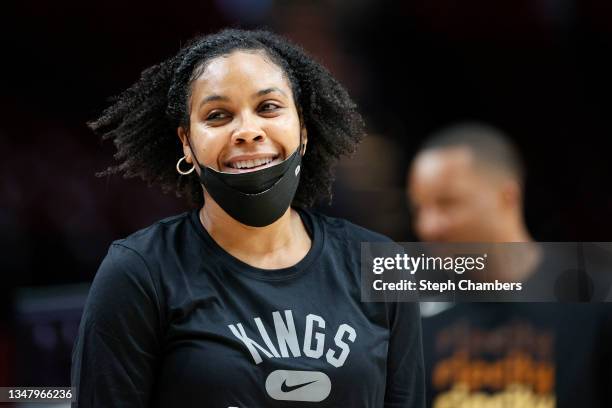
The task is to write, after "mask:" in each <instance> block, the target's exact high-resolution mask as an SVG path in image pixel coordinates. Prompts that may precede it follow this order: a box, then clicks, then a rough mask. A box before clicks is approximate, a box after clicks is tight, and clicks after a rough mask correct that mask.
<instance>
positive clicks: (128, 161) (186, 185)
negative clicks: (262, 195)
mask: <svg viewBox="0 0 612 408" xmlns="http://www.w3.org/2000/svg"><path fill="white" fill-rule="evenodd" d="M236 50H252V51H262V52H264V53H265V54H266V56H267V57H269V58H270V59H271V61H273V62H274V63H276V64H277V65H278V66H279V67H280V68H281V69H282V70H283V71H284V73H285V74H286V76H287V79H288V81H289V83H290V86H291V89H292V92H293V97H294V100H295V101H296V105H297V108H298V112H300V114H301V117H302V120H303V123H304V125H305V127H306V129H307V130H308V141H309V143H308V150H307V153H306V155H305V156H304V158H303V164H302V176H301V180H300V185H299V187H298V190H297V193H296V195H295V198H294V200H293V205H295V206H300V207H310V206H312V205H313V204H315V203H316V202H317V201H318V200H320V199H325V198H327V199H328V200H330V201H331V185H332V182H333V170H332V167H333V164H334V163H335V162H336V161H337V160H338V158H339V157H340V156H342V155H346V154H350V153H353V152H354V151H355V149H356V147H357V145H358V144H359V142H360V141H361V140H362V138H363V137H364V136H365V124H364V121H363V118H362V117H361V115H360V114H359V113H358V112H357V107H356V104H355V103H354V102H353V100H352V99H351V98H350V96H349V95H348V93H347V91H346V90H345V89H344V87H343V86H342V85H340V83H339V82H338V81H337V80H336V79H334V78H333V77H332V75H331V74H330V73H329V72H328V71H327V70H326V69H325V68H324V67H322V66H321V65H320V64H319V63H317V62H316V61H315V60H314V59H313V58H312V57H310V56H309V55H308V54H307V53H306V52H305V51H304V50H303V49H302V48H301V47H299V46H297V45H295V44H292V43H291V42H290V41H288V40H287V39H285V38H283V37H281V36H278V35H276V34H273V33H271V32H269V31H264V30H256V31H255V30H254V31H247V30H237V29H226V30H223V31H220V32H218V33H216V34H211V35H205V36H200V37H197V38H195V39H193V40H191V41H190V42H189V43H187V44H186V45H185V46H184V47H183V48H181V50H180V51H179V52H178V53H177V54H176V55H175V56H173V57H171V58H170V59H168V60H166V61H164V62H162V63H160V64H157V65H154V66H152V67H149V68H148V69H146V70H144V71H143V72H142V74H141V76H140V80H139V81H138V82H136V83H135V84H133V85H132V86H131V87H129V88H128V89H127V90H126V91H124V92H123V93H122V94H121V95H119V96H118V97H116V98H114V100H113V103H112V105H111V106H110V107H108V108H107V109H106V110H105V111H104V112H103V113H102V115H101V116H100V117H99V118H98V119H96V120H94V121H91V122H89V123H88V125H89V127H90V128H91V129H92V130H93V131H94V132H96V133H97V134H99V135H101V136H102V138H103V139H104V140H106V139H111V140H112V141H113V143H114V145H115V147H116V148H117V153H116V154H115V155H114V158H115V160H116V161H117V162H118V163H116V164H115V165H112V166H110V167H108V168H107V169H106V170H105V171H103V172H101V173H97V175H98V176H100V177H103V176H107V175H112V174H123V176H124V177H125V178H128V177H140V178H142V179H143V180H145V181H146V182H147V183H148V184H149V186H151V185H159V186H160V187H161V188H162V190H163V191H164V192H171V191H174V192H175V193H176V195H177V196H179V197H182V196H185V197H187V199H188V201H189V203H190V204H192V205H198V206H201V205H202V204H203V202H204V196H203V194H202V187H201V185H200V181H199V178H198V177H197V175H194V174H193V173H192V175H191V176H180V175H179V174H178V173H177V172H176V168H175V165H176V162H177V160H178V159H179V158H180V157H182V156H183V149H182V145H181V143H180V140H179V138H178V136H177V133H176V130H177V128H178V127H179V126H183V127H184V128H186V129H189V98H190V93H191V85H192V82H193V81H194V80H195V79H197V78H198V77H199V76H200V75H201V74H202V72H203V71H204V68H205V66H206V64H207V62H209V61H210V60H211V59H213V58H215V57H218V56H222V55H227V54H229V53H231V52H232V51H236Z"/></svg>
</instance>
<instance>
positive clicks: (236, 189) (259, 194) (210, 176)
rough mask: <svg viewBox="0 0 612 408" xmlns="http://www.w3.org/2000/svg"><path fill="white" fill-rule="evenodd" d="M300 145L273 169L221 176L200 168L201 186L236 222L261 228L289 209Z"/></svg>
mask: <svg viewBox="0 0 612 408" xmlns="http://www.w3.org/2000/svg"><path fill="white" fill-rule="evenodd" d="M301 147H302V146H301V145H300V146H299V147H298V148H297V149H296V150H295V152H293V153H292V154H291V156H289V157H288V158H287V159H285V160H284V161H282V162H281V163H278V164H276V165H274V166H270V167H266V168H263V169H261V170H255V171H251V172H246V173H224V172H219V171H216V170H214V169H211V168H209V167H202V166H199V164H198V166H199V167H200V182H201V183H202V185H203V186H204V188H205V189H206V191H207V192H208V194H210V195H211V197H212V198H213V199H214V200H215V201H216V202H217V204H219V206H220V207H221V208H223V210H224V211H225V212H227V213H228V214H229V215H230V216H231V217H232V218H234V219H235V220H237V221H239V222H241V223H243V224H245V225H249V226H253V227H264V226H267V225H270V224H272V223H273V222H274V221H276V220H277V219H279V218H280V217H281V216H282V215H283V214H284V213H285V211H286V210H287V208H289V206H290V205H291V202H292V201H293V197H294V196H295V193H296V191H297V187H298V185H299V180H300V170H301V161H302V155H301V154H300V151H301V150H302V149H301Z"/></svg>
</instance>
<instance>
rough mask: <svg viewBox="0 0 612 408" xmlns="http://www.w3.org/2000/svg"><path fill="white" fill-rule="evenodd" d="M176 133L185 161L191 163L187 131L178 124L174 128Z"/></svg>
mask: <svg viewBox="0 0 612 408" xmlns="http://www.w3.org/2000/svg"><path fill="white" fill-rule="evenodd" d="M176 133H177V134H178V137H179V139H180V140H181V144H182V145H183V154H184V155H185V161H186V162H187V163H193V161H192V160H191V148H190V146H189V139H188V137H189V134H188V131H187V130H186V129H185V128H184V127H182V126H179V127H178V128H177V129H176Z"/></svg>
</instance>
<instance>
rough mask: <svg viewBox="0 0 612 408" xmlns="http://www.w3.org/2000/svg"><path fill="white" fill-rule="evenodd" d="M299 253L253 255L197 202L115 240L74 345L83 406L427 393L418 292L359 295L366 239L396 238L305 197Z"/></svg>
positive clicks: (376, 399) (400, 400) (393, 400)
mask: <svg viewBox="0 0 612 408" xmlns="http://www.w3.org/2000/svg"><path fill="white" fill-rule="evenodd" d="M299 213H300V216H301V218H302V220H303V222H304V225H305V226H306V228H307V230H308V233H309V234H310V236H311V239H312V247H311V249H310V250H309V252H308V254H307V255H306V256H305V257H304V258H303V259H302V260H301V261H300V262H298V263H297V264H296V265H294V266H292V267H289V268H284V269H277V270H263V269H258V268H255V267H252V266H249V265H247V264H245V263H243V262H241V261H240V260H238V259H236V258H234V257H232V256H231V255H229V254H228V253H227V252H225V251H224V250H223V249H222V248H221V247H219V246H218V245H217V244H216V243H215V242H214V240H213V239H212V238H211V237H210V235H208V233H207V232H206V230H205V229H204V228H203V226H202V225H201V223H200V221H199V218H198V213H197V211H195V210H194V211H191V212H188V213H184V214H181V215H178V216H175V217H171V218H168V219H165V220H162V221H160V222H158V223H156V224H154V225H152V226H151V227H148V228H146V229H144V230H141V231H139V232H136V233H135V234H133V235H131V236H129V237H128V238H126V239H122V240H118V241H115V242H113V244H112V245H111V247H110V249H109V252H108V255H107V256H106V258H105V259H104V261H103V262H102V264H101V266H100V269H99V270H98V273H97V274H96V277H95V279H94V282H93V285H92V287H91V291H90V294H89V297H88V300H87V304H86V307H85V311H84V314H83V319H82V321H81V326H80V330H79V336H78V339H77V342H76V344H75V348H74V351H73V363H72V364H73V369H72V385H73V387H76V388H77V392H76V394H77V398H78V402H77V403H75V404H73V406H78V407H198V408H201V407H223V408H227V407H241V408H242V407H383V406H384V407H406V408H408V407H419V408H421V407H423V406H424V369H423V362H422V349H421V347H422V345H421V327H420V317H419V314H418V310H417V306H416V304H413V303H365V302H361V301H360V242H366V241H368V242H372V241H386V240H387V238H385V237H383V236H381V235H378V234H375V233H373V232H370V231H368V230H365V229H363V228H360V227H358V226H355V225H353V224H351V223H349V222H347V221H343V220H340V219H334V218H329V217H326V216H323V215H320V214H316V213H312V212H308V211H305V210H299Z"/></svg>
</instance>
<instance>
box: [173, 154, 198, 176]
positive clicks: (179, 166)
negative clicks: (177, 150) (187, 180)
mask: <svg viewBox="0 0 612 408" xmlns="http://www.w3.org/2000/svg"><path fill="white" fill-rule="evenodd" d="M183 160H185V156H183V157H181V158H180V159H179V161H178V162H176V171H178V172H179V174H181V175H183V176H186V175H187V174H190V173H191V172H192V171H193V170H194V169H195V165H193V164H192V165H191V169H190V170H189V171H183V170H181V162H182V161H183Z"/></svg>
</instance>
